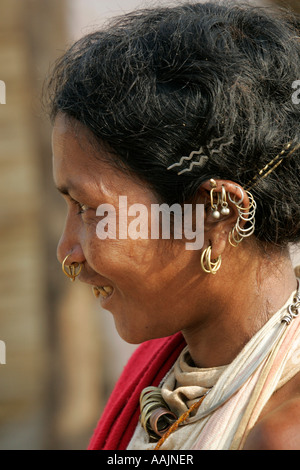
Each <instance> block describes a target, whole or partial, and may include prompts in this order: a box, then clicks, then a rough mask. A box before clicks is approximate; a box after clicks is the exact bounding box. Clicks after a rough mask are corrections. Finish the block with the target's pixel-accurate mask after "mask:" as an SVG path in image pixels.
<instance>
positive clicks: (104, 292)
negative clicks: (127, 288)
mask: <svg viewBox="0 0 300 470" xmlns="http://www.w3.org/2000/svg"><path fill="white" fill-rule="evenodd" d="M92 290H93V293H94V296H95V297H96V298H97V299H98V297H99V296H101V297H103V298H105V299H106V298H107V297H109V296H110V295H111V294H112V292H113V287H111V286H93V287H92Z"/></svg>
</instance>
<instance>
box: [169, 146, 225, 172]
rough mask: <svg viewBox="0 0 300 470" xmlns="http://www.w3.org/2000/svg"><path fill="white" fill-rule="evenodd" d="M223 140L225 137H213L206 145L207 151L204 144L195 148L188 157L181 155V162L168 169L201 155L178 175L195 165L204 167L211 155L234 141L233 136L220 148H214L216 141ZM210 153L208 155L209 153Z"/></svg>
mask: <svg viewBox="0 0 300 470" xmlns="http://www.w3.org/2000/svg"><path fill="white" fill-rule="evenodd" d="M221 140H224V137H219V138H216V139H212V141H211V142H210V143H209V145H207V146H205V147H206V149H207V151H206V152H205V153H204V146H201V147H200V148H199V150H193V151H192V152H191V153H190V154H189V156H188V157H185V156H184V157H181V158H180V160H179V162H177V163H173V164H172V165H170V166H169V167H168V168H167V169H168V170H172V169H173V168H175V167H181V166H182V164H183V162H186V161H190V160H192V159H193V158H194V157H195V156H197V155H199V159H198V160H196V161H195V160H193V161H192V162H191V163H190V165H189V167H188V168H184V169H183V170H180V171H179V172H178V173H177V174H178V175H182V174H183V173H186V172H188V171H192V169H193V167H194V166H198V167H200V168H203V167H204V166H205V165H206V163H207V161H208V160H209V157H211V156H212V155H213V154H214V153H221V151H222V150H223V147H225V146H227V145H231V144H232V142H233V138H232V139H231V140H230V142H223V143H221V144H220V146H219V147H218V148H214V149H212V147H213V145H214V144H215V143H216V142H219V141H221ZM211 149H212V150H211ZM207 154H208V155H207Z"/></svg>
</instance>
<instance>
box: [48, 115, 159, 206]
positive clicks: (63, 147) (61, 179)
mask: <svg viewBox="0 0 300 470" xmlns="http://www.w3.org/2000/svg"><path fill="white" fill-rule="evenodd" d="M52 150H53V177H54V182H55V184H56V186H57V187H58V188H65V189H69V188H76V191H78V190H81V191H85V192H87V191H89V193H90V192H91V191H94V193H95V192H97V193H101V194H102V195H103V194H106V195H111V196H116V194H125V195H126V194H128V195H130V194H134V195H136V194H137V193H140V192H142V193H143V194H144V195H145V194H148V196H149V195H150V194H151V196H152V197H153V195H152V192H151V190H150V189H149V190H148V188H145V184H144V183H142V182H141V181H140V180H139V179H138V178H137V177H135V176H134V175H131V176H130V175H129V174H127V173H125V172H123V171H121V170H120V169H118V168H116V166H115V165H113V164H109V159H110V157H109V155H110V154H109V153H108V152H107V151H106V150H104V149H103V150H101V147H100V145H99V146H97V144H96V142H95V139H94V138H93V136H92V135H91V132H90V131H89V130H88V129H86V128H85V127H84V126H83V125H82V124H81V123H79V122H77V121H74V120H72V119H71V120H70V119H69V118H68V117H65V116H64V115H63V114H60V115H58V116H57V118H56V120H55V122H54V126H53V132H52ZM111 158H112V159H113V158H115V157H111ZM139 196H141V194H139ZM136 202H138V201H136Z"/></svg>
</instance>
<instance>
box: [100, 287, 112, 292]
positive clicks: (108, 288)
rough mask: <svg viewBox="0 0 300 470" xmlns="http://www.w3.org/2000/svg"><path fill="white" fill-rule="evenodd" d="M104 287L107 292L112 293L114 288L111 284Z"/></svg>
mask: <svg viewBox="0 0 300 470" xmlns="http://www.w3.org/2000/svg"><path fill="white" fill-rule="evenodd" d="M102 289H104V290H105V292H107V294H111V293H112V291H113V288H112V287H111V286H103V287H102Z"/></svg>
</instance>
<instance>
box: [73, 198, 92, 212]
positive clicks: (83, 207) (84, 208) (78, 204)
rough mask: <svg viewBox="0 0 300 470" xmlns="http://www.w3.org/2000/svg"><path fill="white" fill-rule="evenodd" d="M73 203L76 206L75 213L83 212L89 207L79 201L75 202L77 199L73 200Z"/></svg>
mask: <svg viewBox="0 0 300 470" xmlns="http://www.w3.org/2000/svg"><path fill="white" fill-rule="evenodd" d="M75 204H76V206H77V208H78V212H77V215H80V214H83V213H84V212H86V211H87V210H88V209H89V207H88V206H87V205H86V204H80V202H77V201H76V202H75Z"/></svg>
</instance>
